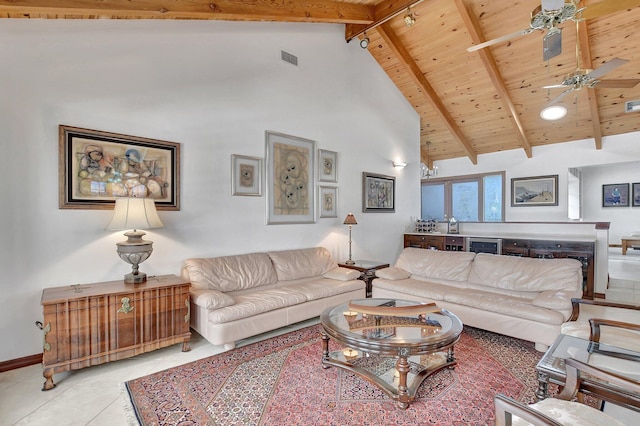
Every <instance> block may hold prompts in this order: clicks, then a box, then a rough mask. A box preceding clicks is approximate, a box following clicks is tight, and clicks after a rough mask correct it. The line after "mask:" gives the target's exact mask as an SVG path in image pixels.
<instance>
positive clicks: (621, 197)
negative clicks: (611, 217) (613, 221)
mask: <svg viewBox="0 0 640 426" xmlns="http://www.w3.org/2000/svg"><path fill="white" fill-rule="evenodd" d="M602 207H629V184H628V183H609V184H605V185H602Z"/></svg>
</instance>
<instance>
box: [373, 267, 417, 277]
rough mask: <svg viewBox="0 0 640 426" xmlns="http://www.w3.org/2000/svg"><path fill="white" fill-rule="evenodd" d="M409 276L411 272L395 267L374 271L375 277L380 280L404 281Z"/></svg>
mask: <svg viewBox="0 0 640 426" xmlns="http://www.w3.org/2000/svg"><path fill="white" fill-rule="evenodd" d="M410 276H411V272H409V271H405V270H404V269H399V268H395V267H393V266H392V267H390V268H384V269H378V270H377V271H376V277H378V278H382V279H385V280H392V281H394V280H404V279H405V278H409V277H410Z"/></svg>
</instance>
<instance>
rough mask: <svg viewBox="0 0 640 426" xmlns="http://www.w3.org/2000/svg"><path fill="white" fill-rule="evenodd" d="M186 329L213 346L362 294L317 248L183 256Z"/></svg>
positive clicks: (353, 278)
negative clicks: (187, 310)
mask: <svg viewBox="0 0 640 426" xmlns="http://www.w3.org/2000/svg"><path fill="white" fill-rule="evenodd" d="M182 276H183V277H184V278H186V279H188V280H189V281H190V282H191V290H190V293H191V327H192V328H193V329H195V330H196V331H197V332H198V333H199V334H201V335H202V336H203V337H205V338H206V339H207V340H208V341H210V342H211V343H213V344H214V345H224V346H225V348H226V349H232V348H234V347H235V342H236V341H238V340H240V339H244V338H247V337H250V336H255V335H257V334H260V333H264V332H266V331H270V330H274V329H277V328H280V327H284V326H287V325H290V324H294V323H296V322H299V321H303V320H306V319H309V318H313V317H315V316H319V315H320V314H321V313H322V311H323V310H324V309H325V308H327V307H330V306H336V305H339V304H341V303H345V302H347V301H349V300H352V299H358V298H364V297H365V285H364V282H363V281H361V280H358V279H357V278H359V277H360V273H359V272H358V271H356V270H353V269H347V268H342V267H339V266H338V265H337V263H336V262H335V261H334V260H333V258H332V257H331V254H330V253H329V251H328V250H327V249H325V248H322V247H314V248H307V249H298V250H285V251H271V252H266V253H251V254H241V255H235V256H224V257H214V258H198V259H187V260H186V261H185V262H184V265H183V269H182Z"/></svg>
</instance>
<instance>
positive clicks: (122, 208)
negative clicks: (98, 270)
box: [105, 198, 164, 284]
mask: <svg viewBox="0 0 640 426" xmlns="http://www.w3.org/2000/svg"><path fill="white" fill-rule="evenodd" d="M153 228H164V224H163V223H162V221H161V220H160V217H159V216H158V212H157V211H156V203H155V201H154V200H153V199H151V198H118V199H116V206H115V208H114V209H113V217H112V218H111V222H109V225H107V227H106V228H105V229H106V230H108V231H122V230H125V229H133V231H129V232H125V233H124V235H125V237H127V240H126V241H121V242H119V243H116V246H117V252H118V255H119V256H120V258H121V259H122V260H124V261H125V262H127V263H130V264H131V273H129V274H126V275H125V276H124V282H125V283H129V284H138V283H143V282H145V281H146V280H147V274H145V273H144V272H140V270H139V265H140V264H141V263H142V262H144V261H145V260H147V258H149V256H151V252H152V251H153V242H152V241H147V240H143V239H142V237H143V236H144V235H146V234H145V233H144V232H142V231H139V229H153Z"/></svg>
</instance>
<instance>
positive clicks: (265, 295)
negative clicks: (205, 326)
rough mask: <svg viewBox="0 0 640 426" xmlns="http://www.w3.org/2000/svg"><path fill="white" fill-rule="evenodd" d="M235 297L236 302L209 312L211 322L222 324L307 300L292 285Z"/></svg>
mask: <svg viewBox="0 0 640 426" xmlns="http://www.w3.org/2000/svg"><path fill="white" fill-rule="evenodd" d="M234 299H235V304H233V305H231V306H227V307H224V308H221V309H216V310H215V311H211V312H209V316H208V318H209V322H212V323H214V324H221V323H225V322H230V321H235V320H239V319H242V318H247V317H252V316H255V315H258V314H261V313H264V312H268V311H273V310H276V309H280V308H285V307H287V306H293V305H297V304H299V303H304V302H306V301H307V298H306V296H305V295H304V294H302V293H300V292H298V291H295V290H294V289H292V288H290V287H281V288H277V289H271V290H256V291H255V292H253V293H248V294H243V295H241V296H236V297H235V298H234Z"/></svg>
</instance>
